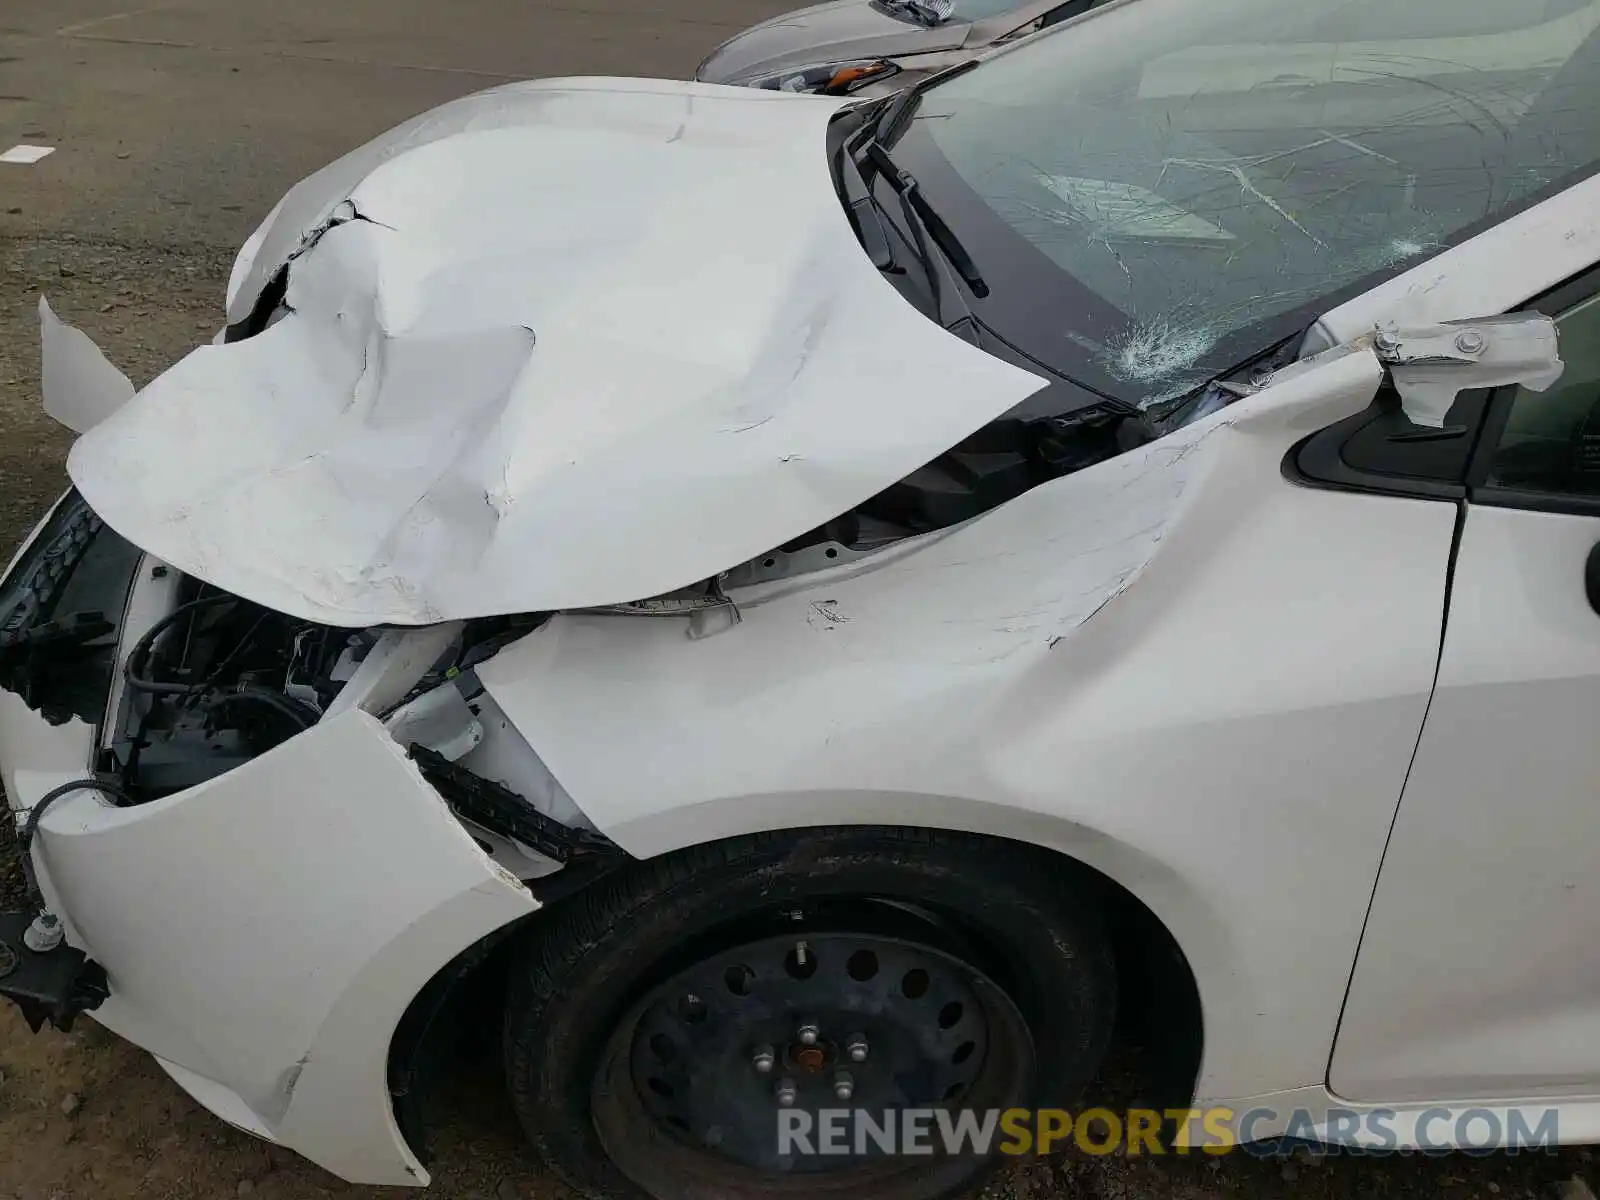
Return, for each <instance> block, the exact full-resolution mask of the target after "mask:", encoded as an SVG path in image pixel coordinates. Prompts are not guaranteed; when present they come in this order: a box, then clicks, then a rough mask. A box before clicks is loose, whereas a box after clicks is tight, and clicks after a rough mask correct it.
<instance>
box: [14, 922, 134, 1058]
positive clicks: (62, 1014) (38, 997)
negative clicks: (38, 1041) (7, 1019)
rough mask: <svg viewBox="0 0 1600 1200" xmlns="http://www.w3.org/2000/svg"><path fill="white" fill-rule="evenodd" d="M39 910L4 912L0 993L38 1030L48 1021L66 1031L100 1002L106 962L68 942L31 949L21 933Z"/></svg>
mask: <svg viewBox="0 0 1600 1200" xmlns="http://www.w3.org/2000/svg"><path fill="white" fill-rule="evenodd" d="M35 915H36V914H34V913H29V912H4V913H0V996H3V997H5V998H6V999H7V1000H10V1001H11V1002H12V1003H14V1004H15V1005H16V1006H17V1007H18V1008H20V1009H21V1010H22V1019H23V1020H24V1021H26V1022H27V1023H28V1028H29V1029H31V1030H33V1032H34V1033H38V1032H39V1030H40V1029H42V1028H44V1024H45V1022H46V1021H48V1022H50V1024H52V1025H54V1026H55V1027H56V1028H57V1029H59V1030H61V1031H62V1032H63V1033H66V1032H68V1031H70V1030H71V1029H72V1023H73V1021H74V1020H75V1019H76V1018H77V1017H78V1016H79V1015H80V1014H82V1013H86V1012H93V1011H94V1010H95V1009H97V1008H99V1007H100V1005H101V1004H102V1003H103V1002H104V1001H105V998H106V997H107V996H109V995H110V994H111V988H110V985H109V984H108V982H107V980H106V972H105V968H103V967H102V966H101V965H100V964H99V963H97V962H95V961H94V960H93V959H91V958H89V957H88V956H87V955H86V954H84V953H83V951H82V950H77V949H74V948H73V947H71V946H69V945H67V943H66V942H62V943H61V944H60V945H58V946H57V947H56V948H55V949H54V950H47V951H45V952H44V953H42V954H41V953H39V952H38V951H35V950H29V949H28V948H27V946H26V945H25V944H24V943H23V935H24V934H25V933H26V932H27V930H28V926H30V925H32V924H33V921H34V917H35Z"/></svg>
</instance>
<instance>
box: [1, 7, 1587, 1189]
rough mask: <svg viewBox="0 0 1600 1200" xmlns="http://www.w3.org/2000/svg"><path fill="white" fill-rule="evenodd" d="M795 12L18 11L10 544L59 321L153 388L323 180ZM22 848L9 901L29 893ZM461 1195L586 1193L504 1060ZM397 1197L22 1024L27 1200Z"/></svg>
mask: <svg viewBox="0 0 1600 1200" xmlns="http://www.w3.org/2000/svg"><path fill="white" fill-rule="evenodd" d="M784 7H786V3H785V0H679V3H677V4H675V5H672V6H670V15H669V7H668V6H664V5H657V4H650V3H648V2H646V0H559V2H555V3H551V2H549V0H267V2H263V0H171V2H169V3H156V4H148V5H143V6H137V7H134V6H131V5H130V3H129V0H0V151H3V150H5V149H6V148H7V147H9V146H11V145H12V144H14V143H18V142H28V143H35V144H41V145H49V146H54V147H56V148H57V149H56V150H55V153H53V154H52V155H51V156H50V157H48V158H46V159H44V160H43V161H41V162H40V163H38V164H37V165H34V166H13V165H4V164H0V550H4V549H5V548H6V547H7V546H9V545H10V544H12V543H13V542H15V540H16V539H17V538H18V537H20V536H21V535H22V533H23V532H25V531H26V529H27V528H28V526H29V525H31V523H32V521H33V520H34V519H35V518H36V516H37V515H38V513H39V512H40V510H41V509H42V507H43V506H44V505H45V504H46V503H47V502H48V500H49V499H50V498H51V497H53V496H54V495H55V494H56V493H57V492H58V491H59V490H60V487H61V486H62V481H63V478H64V477H63V474H62V471H61V462H62V457H63V455H64V453H65V450H66V447H67V439H66V438H65V437H64V436H63V435H62V433H61V432H60V431H59V430H57V429H56V428H55V427H54V426H53V425H51V424H50V423H49V422H48V421H46V420H45V419H44V418H43V417H42V416H41V415H39V412H38V369H37V336H36V325H35V318H34V313H33V306H34V304H35V302H36V298H37V295H38V293H39V292H41V291H43V292H45V293H47V294H48V295H49V296H50V298H51V300H52V302H53V303H54V304H55V306H56V308H57V311H58V312H60V313H61V314H62V315H63V316H64V317H65V318H66V319H68V320H70V321H73V322H74V323H76V324H79V325H81V326H82V327H83V328H84V329H86V330H87V331H88V332H89V333H90V334H91V335H92V336H94V337H95V338H96V339H97V340H99V341H100V343H101V344H102V345H103V346H104V347H105V348H106V350H107V351H108V352H109V353H110V355H111V357H112V358H113V360H114V361H116V362H117V363H119V364H120V365H121V366H122V367H123V368H124V369H125V370H127V371H128V372H129V373H130V374H131V375H132V376H133V377H134V379H135V382H138V383H142V382H144V381H146V380H147V379H149V378H150V377H151V376H152V375H153V374H154V373H156V372H157V371H158V370H160V369H161V368H162V367H163V366H165V365H166V364H168V363H170V362H171V361H172V360H173V359H175V358H176V357H178V356H179V355H180V354H181V353H183V352H184V351H185V350H187V349H188V348H189V347H190V346H192V345H194V344H195V343H197V342H199V341H202V340H204V339H205V338H206V337H208V336H209V334H210V332H211V331H212V330H213V329H214V327H215V323H216V320H217V317H218V313H219V308H220V303H221V295H222V288H223V285H224V282H225V280H226V277H227V271H228V266H229V262H230V259H231V255H232V252H233V249H234V248H235V247H236V246H237V244H238V243H239V242H240V241H241V240H242V239H243V238H244V237H245V236H246V235H247V234H248V233H249V231H250V230H251V229H252V228H253V227H254V225H255V224H256V223H257V221H258V220H259V219H260V218H261V217H262V216H263V215H265V213H266V212H267V210H268V209H269V208H270V207H271V206H272V204H273V203H274V202H275V201H276V199H277V197H278V196H279V195H280V194H281V193H282V191H283V190H284V189H285V188H286V187H287V186H288V185H290V184H291V183H293V182H294V181H295V180H297V179H298V178H300V177H301V176H303V175H305V174H306V173H308V172H310V171H311V170H313V169H315V168H316V167H318V166H320V165H321V164H322V163H324V162H325V161H327V160H328V159H330V158H332V157H334V156H335V155H337V154H339V153H340V152H342V151H344V150H346V149H348V148H350V147H352V146H354V145H356V144H358V143H359V142H361V141H363V140H365V139H366V138H367V137H370V136H371V135H373V134H375V133H378V132H380V131H382V130H383V129H385V128H388V127H389V126H391V125H393V124H395V123H396V122H398V121H400V120H402V119H403V118H405V117H408V116H410V115H412V114H413V113H415V112H418V111H420V110H422V109H425V108H428V107H430V106H432V105H434V104H437V103H439V102H441V101H443V100H446V99H449V98H451V97H453V96H457V95H460V94H463V93H466V92H470V91H474V90H477V89H479V88H482V87H487V86H492V85H493V84H495V83H497V82H500V81H503V80H507V79H513V78H525V77H530V76H541V75H542V76H551V75H568V74H659V75H668V76H679V77H681V76H683V75H686V74H687V73H689V72H690V71H691V70H692V69H693V67H694V65H695V63H696V62H698V61H699V59H700V58H701V57H702V56H703V55H704V54H705V53H706V52H707V51H709V50H710V49H711V47H712V46H714V45H715V44H716V43H717V42H718V41H720V40H721V39H722V38H724V37H726V36H727V35H728V34H730V33H732V32H734V31H736V30H737V29H739V28H742V27H743V26H744V25H747V24H749V23H750V22H752V21H754V20H757V19H759V18H761V17H763V16H766V15H768V14H769V13H772V12H775V11H779V10H781V9H782V8H784ZM6 849H7V845H6V844H5V839H4V834H3V833H0V904H4V903H5V902H6V901H7V900H12V899H15V898H16V895H17V893H16V891H15V888H16V875H15V872H14V869H13V868H14V863H9V862H8V861H7V856H6ZM449 1090H450V1098H451V1100H452V1101H453V1107H454V1108H455V1109H456V1110H457V1111H458V1112H459V1114H460V1115H459V1117H458V1118H457V1119H455V1120H454V1121H453V1122H452V1123H450V1124H448V1125H447V1126H445V1127H444V1128H443V1129H442V1130H441V1131H440V1133H439V1137H438V1139H437V1144H436V1147H435V1149H436V1151H437V1154H438V1161H437V1163H436V1167H437V1173H438V1184H437V1187H436V1189H435V1194H437V1195H440V1196H442V1197H445V1198H447V1200H466V1198H469V1197H470V1198H480V1197H482V1198H488V1197H495V1198H496V1200H505V1198H509V1197H529V1198H535V1200H554V1198H555V1197H557V1196H559V1195H561V1194H562V1193H561V1191H560V1189H558V1188H556V1187H555V1186H554V1185H553V1184H551V1183H550V1182H549V1181H548V1180H545V1179H543V1178H542V1177H541V1176H540V1175H539V1174H538V1172H537V1171H535V1170H534V1169H532V1168H531V1167H530V1165H529V1164H528V1163H527V1161H526V1159H525V1158H524V1156H523V1155H522V1151H521V1148H520V1145H519V1142H518V1137H517V1134H516V1131H515V1129H514V1127H513V1125H512V1122H511V1119H510V1116H509V1113H508V1111H507V1109H506V1106H505V1104H504V1103H503V1101H502V1100H501V1098H500V1093H499V1090H498V1087H497V1083H496V1080H495V1077H494V1071H493V1059H492V1055H491V1054H488V1053H484V1054H480V1055H478V1056H470V1055H469V1056H467V1058H466V1059H465V1060H464V1061H463V1062H462V1063H461V1065H460V1068H459V1070H458V1072H457V1074H456V1077H455V1078H453V1079H452V1081H451V1083H450V1089H449ZM1588 1163H1589V1157H1588V1153H1587V1152H1586V1151H1572V1152H1568V1153H1566V1154H1563V1155H1560V1156H1549V1157H1544V1156H1541V1157H1539V1158H1538V1159H1527V1158H1524V1159H1506V1158H1500V1157H1495V1158H1490V1159H1486V1160H1469V1159H1462V1158H1449V1159H1443V1160H1431V1161H1414V1160H1403V1161H1402V1160H1394V1161H1390V1162H1385V1163H1381V1164H1376V1163H1371V1162H1356V1161H1351V1160H1328V1161H1324V1162H1322V1163H1315V1162H1310V1161H1305V1160H1301V1161H1297V1162H1295V1163H1292V1164H1287V1165H1286V1164H1282V1163H1277V1162H1254V1161H1251V1160H1248V1159H1246V1158H1244V1157H1242V1156H1238V1157H1235V1158H1232V1159H1230V1160H1228V1161H1227V1162H1222V1163H1219V1162H1216V1161H1191V1162H1166V1163H1154V1162H1127V1161H1121V1160H1088V1159H1067V1160H1064V1161H1061V1162H1057V1163H1048V1164H1033V1165H1030V1166H1028V1167H1027V1168H1024V1169H1019V1170H1015V1171H1013V1172H1011V1173H1010V1174H1008V1175H1006V1176H1005V1177H1003V1178H1002V1179H1001V1180H1000V1182H999V1183H998V1184H997V1185H996V1187H995V1189H994V1196H996V1197H1004V1198H1007V1200H1047V1198H1050V1200H1055V1198H1062V1200H1065V1198H1067V1197H1085V1198H1095V1200H1120V1198H1128V1200H1146V1198H1149V1200H1154V1198H1156V1197H1168V1196H1171V1197H1179V1198H1188V1200H1212V1198H1220V1197H1253V1198H1259V1200H1266V1198H1275V1197H1283V1198H1288V1197H1301V1196H1316V1197H1328V1198H1340V1200H1343V1198H1352V1200H1353V1198H1354V1197H1358V1196H1360V1197H1366V1196H1375V1195H1388V1196H1402V1197H1404V1196H1424V1195H1426V1196H1442V1197H1449V1198H1451V1200H1465V1198H1466V1197H1473V1196H1491V1195H1493V1196H1506V1197H1533V1196H1536V1195H1539V1196H1543V1195H1548V1194H1551V1193H1552V1189H1553V1185H1554V1184H1555V1183H1556V1182H1557V1181H1560V1180H1565V1179H1568V1178H1570V1177H1571V1176H1572V1175H1573V1174H1574V1173H1582V1172H1585V1171H1587V1170H1588V1169H1589V1168H1588ZM247 1194H254V1195H258V1196H262V1197H284V1198H296V1200H298V1198H300V1197H312V1196H376V1195H378V1194H380V1193H378V1192H377V1191H376V1190H375V1189H359V1188H349V1187H345V1186H343V1185H341V1184H340V1183H338V1182H337V1181H336V1180H333V1179H331V1178H329V1177H328V1176H326V1175H324V1174H322V1173H321V1172H319V1171H318V1170H316V1169H315V1168H313V1167H310V1166H309V1165H307V1164H305V1163H304V1162H302V1161H300V1160H298V1159H297V1158H295V1157H294V1156H293V1155H289V1154H286V1153H283V1152H280V1151H276V1150H271V1149H269V1148H268V1147H265V1146H263V1145H261V1144H259V1143H256V1142H254V1141H252V1140H251V1139H249V1138H246V1137H244V1136H243V1135H240V1134H237V1133H235V1132H234V1131H232V1130H231V1129H229V1128H227V1127H226V1126H223V1125H222V1124H221V1123H219V1122H217V1121H215V1120H214V1119H212V1118H211V1117H210V1116H209V1115H207V1114H206V1113H204V1112H203V1111H201V1110H200V1109H199V1108H198V1107H197V1106H196V1105H194V1104H193V1103H192V1102H191V1101H189V1099H188V1098H187V1097H186V1096H185V1095H184V1094H183V1093H182V1092H180V1091H179V1090H178V1088H177V1087H176V1086H174V1085H172V1084H171V1083H170V1082H169V1081H168V1080H167V1079H166V1077H165V1076H164V1075H162V1074H161V1072H160V1071H159V1070H157V1069H156V1068H155V1067H154V1065H153V1064H151V1063H150V1061H149V1060H148V1059H147V1058H145V1057H144V1056H143V1055H141V1054H139V1053H138V1052H136V1051H134V1050H132V1049H131V1048H130V1047H128V1046H126V1045H124V1044H122V1043H120V1042H119V1041H117V1039H115V1038H113V1037H112V1036H110V1035H109V1034H106V1033H105V1032H103V1031H101V1030H99V1029H98V1028H97V1027H96V1026H94V1025H93V1024H92V1023H90V1024H87V1025H86V1026H84V1027H82V1029H81V1031H80V1032H78V1033H76V1034H74V1035H73V1036H72V1037H70V1038H63V1037H60V1036H59V1035H46V1036H42V1037H39V1038H33V1037H30V1036H29V1035H28V1033H27V1031H26V1028H25V1027H24V1026H23V1025H22V1023H21V1022H20V1020H18V1019H17V1018H16V1017H15V1016H14V1015H13V1014H12V1013H11V1012H10V1011H9V1010H7V1011H0V1200H9V1198H10V1197H17V1198H18V1200H33V1198H35V1197H38V1198H39V1200H44V1198H46V1197H50V1198H54V1197H72V1196H85V1197H88V1196H93V1197H133V1196H139V1197H154V1196H162V1197H166V1196H173V1197H222V1196H236V1195H247Z"/></svg>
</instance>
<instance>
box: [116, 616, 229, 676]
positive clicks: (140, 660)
mask: <svg viewBox="0 0 1600 1200" xmlns="http://www.w3.org/2000/svg"><path fill="white" fill-rule="evenodd" d="M236 599H237V597H234V596H230V595H228V594H227V593H226V592H217V593H215V594H213V595H210V596H202V597H200V599H198V600H191V601H189V602H188V603H187V604H180V605H178V607H177V608H175V609H173V610H172V611H171V612H169V613H168V614H167V615H166V616H164V617H162V618H161V619H160V620H159V621H157V622H156V623H155V624H154V625H152V626H150V628H149V629H147V630H145V632H144V636H143V637H141V638H140V639H139V640H138V641H137V642H135V643H134V644H133V649H132V650H130V651H129V652H128V658H127V661H126V662H124V663H123V664H122V677H123V679H125V680H126V681H127V684H128V687H129V688H131V689H132V690H133V691H136V692H149V693H151V694H153V695H157V696H187V695H189V694H191V693H192V692H196V691H199V690H200V689H201V688H203V687H204V686H205V685H204V684H192V683H161V682H159V681H158V680H155V679H146V678H145V677H144V676H143V674H142V672H143V671H144V668H145V665H146V661H147V660H148V659H149V657H150V651H151V650H152V649H153V648H154V646H155V644H156V639H157V638H158V637H160V636H161V635H162V634H163V633H165V632H166V631H167V630H168V629H171V628H172V627H173V626H174V625H176V624H177V623H178V622H179V621H180V620H182V619H183V618H184V617H186V616H188V615H189V614H191V613H195V612H199V611H201V610H202V609H207V608H213V607H215V606H216V605H219V604H223V603H233V602H234V601H235V600H236Z"/></svg>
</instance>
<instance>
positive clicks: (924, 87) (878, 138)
mask: <svg viewBox="0 0 1600 1200" xmlns="http://www.w3.org/2000/svg"><path fill="white" fill-rule="evenodd" d="M977 65H978V60H977V59H975V58H969V59H967V61H966V62H960V63H957V64H956V65H955V66H953V67H946V68H945V69H944V70H943V71H935V72H934V73H933V74H932V75H929V76H927V77H926V78H924V79H919V80H918V81H917V82H916V83H914V84H912V85H911V86H910V87H908V88H903V89H901V90H900V91H898V92H896V93H895V94H894V95H892V96H890V97H889V98H888V100H886V101H884V104H883V107H882V108H881V109H879V110H878V115H877V118H876V119H875V120H872V121H868V122H867V123H866V124H865V125H864V126H862V128H861V129H860V130H858V131H857V132H856V134H855V136H854V138H852V141H856V142H857V143H859V141H860V140H861V138H862V137H863V135H870V139H871V141H873V142H876V143H878V144H880V145H883V146H891V145H893V144H894V139H895V138H896V136H898V135H899V133H900V128H901V126H902V125H904V124H905V122H906V118H907V117H909V116H910V115H911V113H912V110H913V109H915V108H916V106H917V105H918V104H920V103H921V102H922V97H923V96H924V94H926V93H927V91H928V89H929V88H933V87H937V86H938V85H939V84H941V83H943V82H944V81H945V80H947V79H954V78H955V77H956V76H957V75H961V74H964V73H965V72H967V71H970V70H972V68H973V67H975V66H977Z"/></svg>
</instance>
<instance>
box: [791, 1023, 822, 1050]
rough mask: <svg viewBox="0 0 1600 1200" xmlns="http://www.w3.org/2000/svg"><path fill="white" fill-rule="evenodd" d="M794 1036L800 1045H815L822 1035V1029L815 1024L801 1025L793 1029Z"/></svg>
mask: <svg viewBox="0 0 1600 1200" xmlns="http://www.w3.org/2000/svg"><path fill="white" fill-rule="evenodd" d="M794 1036H795V1037H796V1038H798V1039H799V1041H800V1044H801V1045H802V1046H815V1045H816V1044H817V1039H819V1038H820V1037H821V1036H822V1030H820V1029H818V1028H817V1027H816V1026H815V1025H802V1026H800V1028H799V1029H797V1030H795V1031H794Z"/></svg>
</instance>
